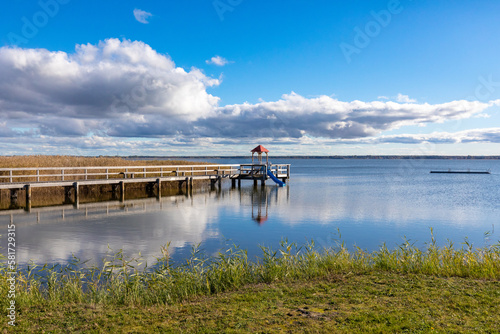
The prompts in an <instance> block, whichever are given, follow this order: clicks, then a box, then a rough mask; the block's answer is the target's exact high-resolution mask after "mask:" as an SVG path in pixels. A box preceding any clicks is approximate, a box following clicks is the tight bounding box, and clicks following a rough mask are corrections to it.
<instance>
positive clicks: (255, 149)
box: [250, 145, 269, 153]
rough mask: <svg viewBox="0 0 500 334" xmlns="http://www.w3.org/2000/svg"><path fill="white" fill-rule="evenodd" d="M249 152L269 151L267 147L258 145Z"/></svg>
mask: <svg viewBox="0 0 500 334" xmlns="http://www.w3.org/2000/svg"><path fill="white" fill-rule="evenodd" d="M250 152H252V153H266V152H269V150H268V149H267V148H265V147H264V146H262V145H259V146H257V147H256V148H254V149H253V150H252V151H250Z"/></svg>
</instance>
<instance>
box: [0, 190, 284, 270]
mask: <svg viewBox="0 0 500 334" xmlns="http://www.w3.org/2000/svg"><path fill="white" fill-rule="evenodd" d="M283 190H285V189H283ZM283 194H286V193H285V192H283ZM279 198H280V194H279V192H278V189H277V188H276V187H263V188H261V187H258V188H241V189H224V190H223V189H219V190H217V191H210V192H206V193H202V194H194V195H191V196H190V195H179V196H170V197H162V198H160V199H157V198H146V199H138V200H128V201H125V202H118V201H109V202H101V203H89V204H80V205H79V207H78V208H76V207H74V206H73V205H63V206H57V207H46V208H35V209H32V211H31V212H30V213H27V212H25V211H24V210H22V209H20V210H9V211H1V212H0V223H2V224H3V226H6V225H7V224H8V223H14V224H15V225H16V231H17V235H18V247H17V249H18V261H19V263H21V264H26V263H28V261H29V260H33V261H34V262H35V263H54V262H57V263H66V262H68V261H69V260H70V259H71V257H72V254H74V255H75V256H77V257H78V258H80V259H83V260H88V259H91V260H92V261H91V263H92V264H98V263H99V262H100V259H101V258H102V257H103V256H104V255H105V254H106V253H107V252H110V250H113V251H115V252H116V251H117V250H119V249H122V250H123V251H124V253H125V254H126V255H128V256H138V255H139V254H141V256H142V257H143V258H145V259H146V260H147V261H148V263H153V262H154V261H155V256H158V255H159V254H160V248H161V246H163V245H165V244H167V243H170V253H171V255H172V256H174V257H175V258H177V259H181V258H183V257H185V256H186V255H187V254H188V253H189V251H190V248H191V246H192V245H196V244H200V243H204V242H205V243H206V242H209V241H211V245H210V246H209V247H208V248H209V249H207V250H208V251H209V252H215V251H218V249H214V246H215V245H220V244H221V240H222V239H223V236H222V235H221V233H220V225H219V224H218V223H219V219H220V216H219V215H220V214H219V212H220V210H228V211H230V210H233V209H235V208H237V207H245V206H247V204H249V205H250V206H251V208H252V210H251V216H249V217H248V219H249V220H250V218H251V219H253V220H254V221H257V222H258V223H260V224H261V223H263V222H264V221H265V220H267V219H268V218H269V215H270V214H271V211H272V207H273V205H277V203H278V202H279ZM238 202H239V203H238ZM238 204H239V205H238ZM5 241H6V240H4V238H2V240H1V246H2V247H3V248H4V249H5V247H6V244H5Z"/></svg>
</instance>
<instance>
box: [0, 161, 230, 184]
mask: <svg viewBox="0 0 500 334" xmlns="http://www.w3.org/2000/svg"><path fill="white" fill-rule="evenodd" d="M239 170H240V165H185V166H95V167H94V166H93V167H33V168H0V183H21V182H50V181H78V180H100V179H106V180H107V179H119V178H150V177H151V178H152V177H168V176H186V177H187V176H209V175H221V176H225V175H232V174H239Z"/></svg>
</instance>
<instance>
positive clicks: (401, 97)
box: [396, 93, 417, 103]
mask: <svg viewBox="0 0 500 334" xmlns="http://www.w3.org/2000/svg"><path fill="white" fill-rule="evenodd" d="M396 101H398V102H402V103H415V102H417V100H414V99H410V97H409V96H408V95H403V94H401V93H399V94H398V96H397V97H396Z"/></svg>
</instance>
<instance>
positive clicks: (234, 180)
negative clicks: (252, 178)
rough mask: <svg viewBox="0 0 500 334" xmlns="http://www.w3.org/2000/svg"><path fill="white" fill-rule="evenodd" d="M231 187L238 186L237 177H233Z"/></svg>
mask: <svg viewBox="0 0 500 334" xmlns="http://www.w3.org/2000/svg"><path fill="white" fill-rule="evenodd" d="M231 188H233V189H234V188H236V179H231Z"/></svg>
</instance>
